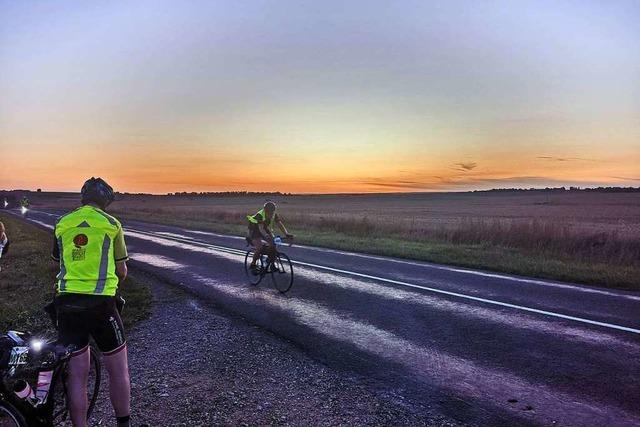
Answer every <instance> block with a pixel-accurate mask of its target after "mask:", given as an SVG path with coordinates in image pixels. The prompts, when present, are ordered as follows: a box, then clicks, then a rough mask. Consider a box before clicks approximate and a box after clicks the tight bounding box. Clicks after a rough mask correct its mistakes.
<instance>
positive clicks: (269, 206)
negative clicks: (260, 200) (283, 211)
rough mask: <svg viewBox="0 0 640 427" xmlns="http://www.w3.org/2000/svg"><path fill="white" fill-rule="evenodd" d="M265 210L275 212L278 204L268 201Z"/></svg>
mask: <svg viewBox="0 0 640 427" xmlns="http://www.w3.org/2000/svg"><path fill="white" fill-rule="evenodd" d="M264 210H265V211H267V212H275V211H276V204H275V203H273V202H267V203H265V204H264Z"/></svg>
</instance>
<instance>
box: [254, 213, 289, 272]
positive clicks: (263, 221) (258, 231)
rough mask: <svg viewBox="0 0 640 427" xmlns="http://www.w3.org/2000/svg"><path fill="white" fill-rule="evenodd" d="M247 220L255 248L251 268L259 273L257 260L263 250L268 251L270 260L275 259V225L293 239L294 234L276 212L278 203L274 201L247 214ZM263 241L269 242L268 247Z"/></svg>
mask: <svg viewBox="0 0 640 427" xmlns="http://www.w3.org/2000/svg"><path fill="white" fill-rule="evenodd" d="M247 220H248V221H249V239H250V240H251V243H252V244H253V248H254V253H253V259H252V260H251V270H252V271H253V272H254V273H259V268H258V267H257V266H256V262H257V261H258V259H260V256H261V255H262V252H263V250H264V249H266V250H267V251H268V252H267V254H268V255H269V261H273V257H274V255H275V250H274V249H275V248H274V242H273V226H274V225H277V226H278V228H280V230H281V231H282V232H283V233H284V234H285V236H286V237H287V238H288V239H293V234H289V232H288V231H287V228H286V227H285V226H284V223H283V222H282V219H281V218H280V216H279V215H278V214H277V213H276V204H275V203H273V202H267V203H265V204H264V206H263V208H262V209H260V210H259V211H258V212H257V213H256V214H255V215H247ZM263 241H265V242H267V244H266V247H263Z"/></svg>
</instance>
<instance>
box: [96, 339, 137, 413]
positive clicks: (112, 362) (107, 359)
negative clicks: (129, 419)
mask: <svg viewBox="0 0 640 427" xmlns="http://www.w3.org/2000/svg"><path fill="white" fill-rule="evenodd" d="M103 360H104V366H105V368H107V372H108V373H109V397H110V398H111V404H112V405H113V410H114V411H115V413H116V417H126V416H128V415H129V414H130V413H131V381H130V379H129V362H128V358H127V345H126V344H124V347H123V348H122V349H121V350H118V351H116V352H115V353H113V354H110V355H104V356H103ZM123 425H128V424H123Z"/></svg>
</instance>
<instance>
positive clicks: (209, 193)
mask: <svg viewBox="0 0 640 427" xmlns="http://www.w3.org/2000/svg"><path fill="white" fill-rule="evenodd" d="M167 196H172V197H211V196H215V197H246V196H258V197H277V196H291V193H281V192H279V191H275V192H258V191H201V192H196V191H191V192H188V191H182V192H176V193H167Z"/></svg>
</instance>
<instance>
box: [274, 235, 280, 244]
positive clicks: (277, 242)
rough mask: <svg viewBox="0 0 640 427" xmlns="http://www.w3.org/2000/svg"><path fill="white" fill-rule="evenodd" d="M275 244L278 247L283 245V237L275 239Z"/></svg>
mask: <svg viewBox="0 0 640 427" xmlns="http://www.w3.org/2000/svg"><path fill="white" fill-rule="evenodd" d="M273 243H275V244H276V245H281V244H282V237H280V236H276V237H275V239H273Z"/></svg>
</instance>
